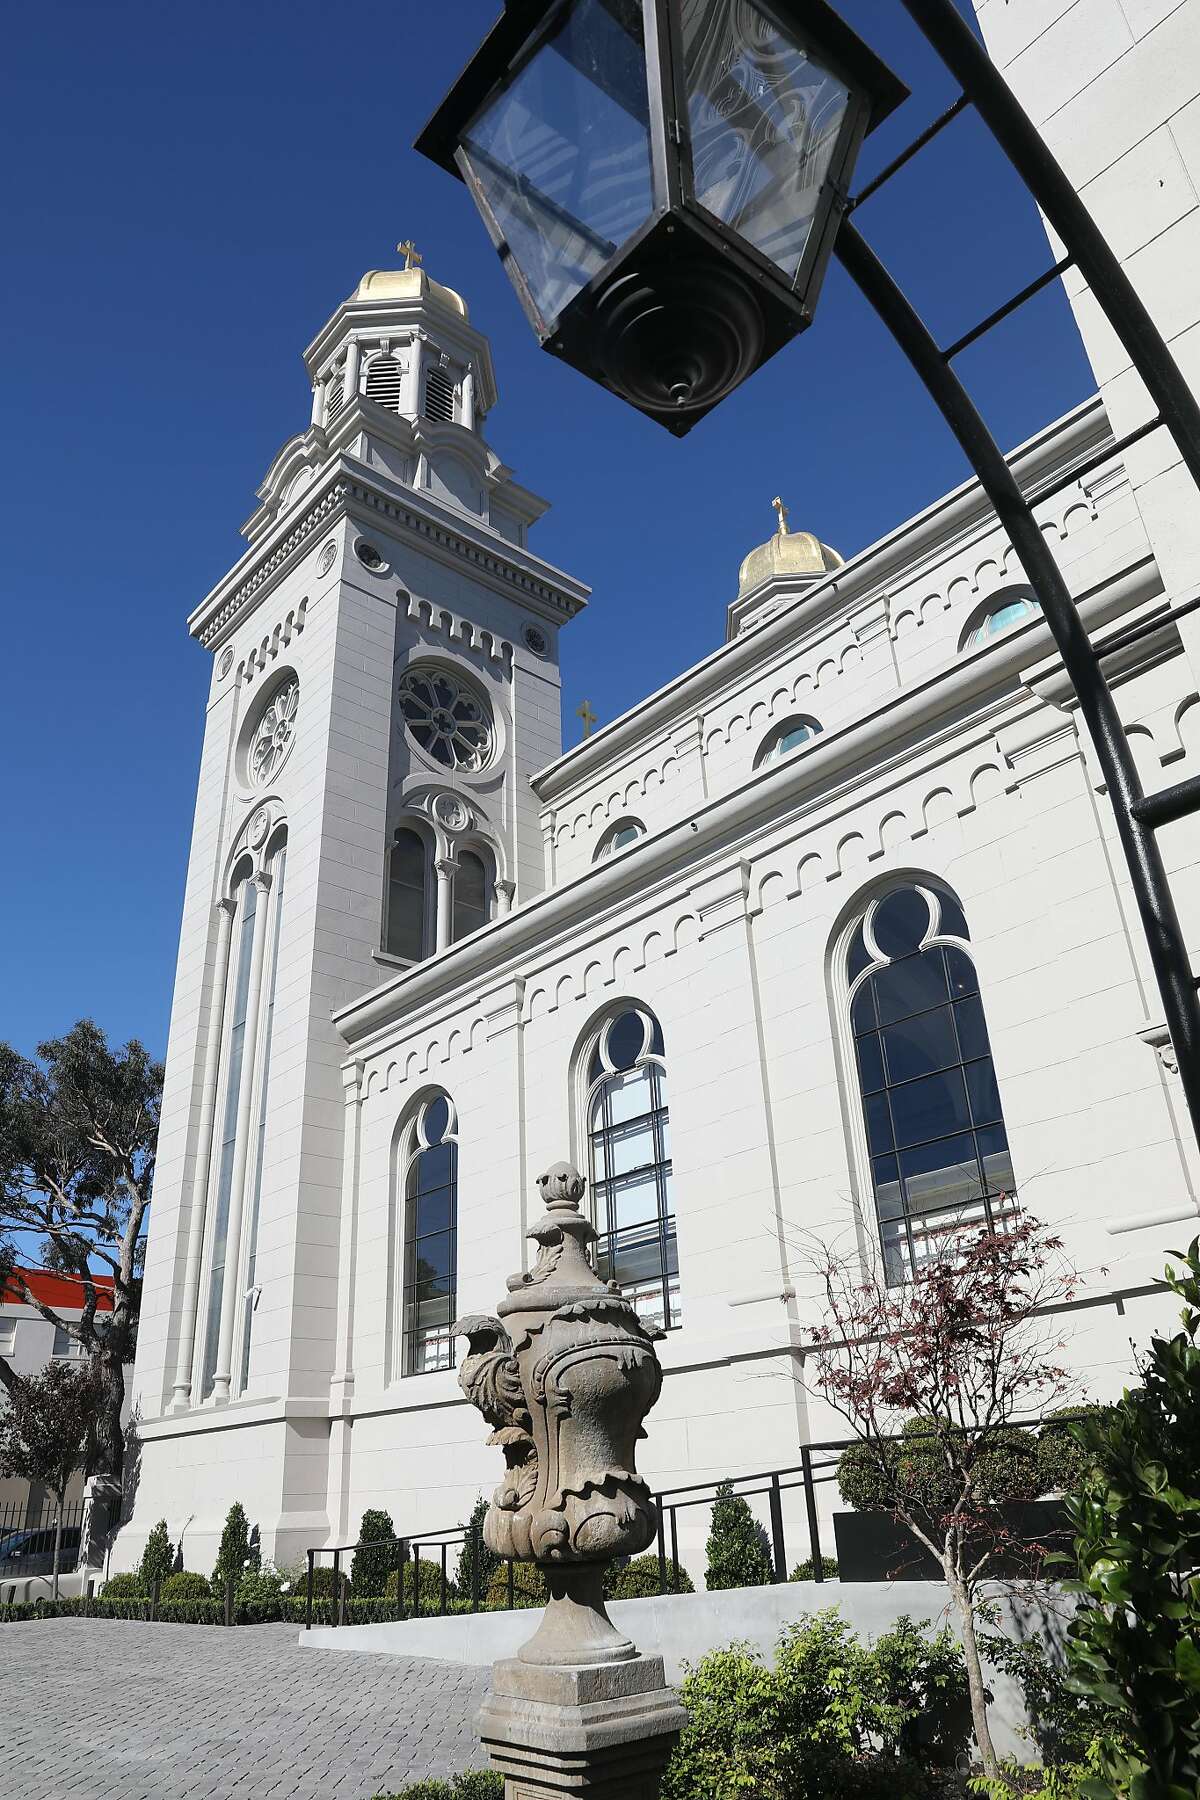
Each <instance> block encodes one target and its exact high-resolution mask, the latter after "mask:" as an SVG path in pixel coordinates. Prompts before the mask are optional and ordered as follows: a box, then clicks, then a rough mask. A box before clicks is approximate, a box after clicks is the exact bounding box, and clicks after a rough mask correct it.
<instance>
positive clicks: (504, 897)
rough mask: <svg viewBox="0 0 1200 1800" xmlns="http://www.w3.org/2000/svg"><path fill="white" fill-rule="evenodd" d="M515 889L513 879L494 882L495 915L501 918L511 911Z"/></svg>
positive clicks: (515, 885)
mask: <svg viewBox="0 0 1200 1800" xmlns="http://www.w3.org/2000/svg"><path fill="white" fill-rule="evenodd" d="M516 891H517V884H516V882H515V881H498V882H497V883H496V916H497V917H498V918H501V919H502V918H503V917H504V915H505V913H510V912H511V911H512V904H513V896H514V894H515V893H516Z"/></svg>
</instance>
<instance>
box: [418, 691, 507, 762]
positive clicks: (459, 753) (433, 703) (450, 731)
mask: <svg viewBox="0 0 1200 1800" xmlns="http://www.w3.org/2000/svg"><path fill="white" fill-rule="evenodd" d="M398 698H399V701H400V711H401V712H402V713H403V715H404V723H405V725H406V726H407V727H408V731H409V734H410V736H411V737H413V738H414V739H415V741H416V742H417V743H418V744H419V745H420V746H421V749H422V750H424V751H425V752H426V754H427V755H429V756H432V757H433V759H434V761H435V762H439V763H441V764H442V765H443V767H445V768H447V769H482V768H484V767H485V766H486V764H487V762H488V759H489V758H490V756H491V754H492V741H493V733H492V722H491V718H490V716H489V712H488V706H487V702H486V701H485V700H484V698H483V696H482V695H481V694H479V693H477V692H476V691H475V689H474V688H471V687H468V686H467V684H466V682H465V681H463V680H461V679H460V678H459V677H458V676H457V675H448V674H447V673H446V672H445V671H444V670H442V669H410V670H409V671H408V673H407V674H406V675H404V676H402V677H401V681H400V686H399V689H398Z"/></svg>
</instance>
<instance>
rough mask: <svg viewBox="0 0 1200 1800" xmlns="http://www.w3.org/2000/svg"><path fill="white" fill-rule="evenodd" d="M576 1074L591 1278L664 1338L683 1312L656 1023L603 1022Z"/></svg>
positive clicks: (636, 1013)
mask: <svg viewBox="0 0 1200 1800" xmlns="http://www.w3.org/2000/svg"><path fill="white" fill-rule="evenodd" d="M583 1066H584V1069H585V1071H586V1076H587V1089H586V1094H585V1100H584V1118H585V1122H586V1129H587V1134H588V1145H589V1167H590V1173H591V1184H592V1202H593V1205H594V1207H595V1215H596V1227H597V1229H598V1231H599V1233H600V1238H599V1242H598V1243H597V1245H596V1268H597V1272H598V1273H599V1274H600V1276H601V1277H602V1278H603V1279H604V1280H605V1281H617V1282H619V1283H620V1285H621V1291H622V1293H623V1294H624V1296H625V1298H626V1299H627V1300H630V1301H632V1302H633V1305H634V1306H635V1307H636V1308H637V1310H638V1313H639V1315H640V1316H641V1318H642V1320H643V1321H644V1323H645V1324H647V1325H649V1326H651V1327H654V1326H657V1327H659V1328H660V1329H664V1330H668V1331H669V1330H671V1329H672V1328H673V1327H674V1326H677V1325H681V1324H682V1323H683V1310H682V1305H681V1301H680V1293H679V1251H678V1245H677V1243H676V1238H675V1202H674V1197H673V1192H672V1183H671V1143H670V1129H669V1119H668V1113H667V1070H666V1063H665V1061H664V1056H663V1037H662V1031H661V1029H660V1027H659V1023H658V1020H657V1019H656V1018H655V1017H654V1015H653V1014H652V1013H649V1012H646V1011H643V1009H642V1008H641V1007H631V1008H629V1009H628V1010H626V1011H624V1012H620V1013H616V1014H614V1015H612V1016H611V1017H610V1018H607V1019H605V1020H604V1022H603V1023H602V1024H601V1025H600V1026H599V1028H598V1029H597V1031H596V1033H595V1035H594V1037H593V1038H592V1040H591V1042H590V1044H589V1045H588V1047H587V1049H586V1052H585V1057H584V1065H583Z"/></svg>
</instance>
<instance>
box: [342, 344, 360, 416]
mask: <svg viewBox="0 0 1200 1800" xmlns="http://www.w3.org/2000/svg"><path fill="white" fill-rule="evenodd" d="M361 359H362V346H361V344H360V343H359V341H358V339H357V338H351V339H350V342H349V343H348V344H347V345H346V373H345V376H344V378H343V381H342V404H343V405H344V406H349V404H350V402H351V401H352V400H353V399H354V396H355V395H356V394H357V393H358V365H359V362H360V361H361Z"/></svg>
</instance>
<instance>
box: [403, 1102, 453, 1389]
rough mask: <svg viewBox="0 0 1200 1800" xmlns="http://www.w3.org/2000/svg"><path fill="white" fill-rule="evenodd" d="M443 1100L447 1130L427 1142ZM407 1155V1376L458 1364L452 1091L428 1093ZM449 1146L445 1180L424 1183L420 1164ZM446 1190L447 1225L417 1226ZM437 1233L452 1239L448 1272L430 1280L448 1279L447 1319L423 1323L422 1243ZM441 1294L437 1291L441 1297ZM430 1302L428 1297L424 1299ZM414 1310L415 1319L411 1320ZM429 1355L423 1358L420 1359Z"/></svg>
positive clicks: (407, 1141) (433, 1372) (408, 1140)
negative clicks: (432, 1116)
mask: <svg viewBox="0 0 1200 1800" xmlns="http://www.w3.org/2000/svg"><path fill="white" fill-rule="evenodd" d="M439 1101H444V1102H445V1104H446V1106H447V1108H448V1117H447V1122H446V1127H445V1130H444V1131H443V1133H442V1135H441V1137H440V1138H439V1140H438V1142H437V1143H436V1144H428V1143H425V1142H423V1140H422V1125H423V1122H424V1120H425V1118H426V1116H427V1114H428V1112H429V1110H430V1108H431V1107H433V1106H436V1105H437V1103H438V1102H439ZM404 1144H405V1148H404V1156H403V1180H402V1184H401V1185H402V1190H403V1207H404V1217H403V1238H402V1244H401V1255H402V1261H401V1281H400V1338H401V1342H400V1375H401V1378H402V1379H405V1380H406V1379H407V1378H408V1377H409V1376H421V1375H436V1374H443V1373H445V1372H446V1371H447V1370H450V1371H453V1369H454V1366H455V1357H454V1337H453V1333H452V1332H451V1330H450V1326H451V1325H452V1324H453V1322H454V1317H455V1310H456V1307H457V1304H458V1149H459V1146H458V1115H457V1113H456V1111H455V1108H454V1103H453V1101H452V1100H451V1099H450V1096H449V1095H448V1094H445V1093H437V1094H432V1095H429V1096H428V1097H427V1098H426V1099H425V1100H424V1101H422V1103H421V1104H420V1106H419V1107H418V1108H417V1111H416V1114H415V1116H414V1118H413V1119H412V1121H411V1123H410V1125H409V1127H408V1131H407V1133H406V1136H405V1140H404ZM443 1147H445V1148H446V1149H448V1151H449V1153H450V1155H449V1172H448V1175H447V1177H446V1179H445V1180H444V1181H439V1182H437V1183H435V1184H433V1185H432V1186H430V1187H428V1188H422V1186H421V1181H420V1171H421V1164H422V1161H423V1159H424V1157H426V1156H427V1155H430V1154H431V1153H434V1152H436V1151H437V1150H440V1149H442V1148H443ZM442 1194H445V1195H446V1196H448V1204H447V1208H446V1224H445V1225H444V1226H440V1227H438V1228H437V1229H435V1230H428V1231H418V1230H417V1225H418V1223H419V1212H420V1204H421V1202H422V1201H423V1200H424V1201H429V1200H432V1199H434V1198H435V1197H437V1196H439V1195H442ZM433 1238H447V1239H448V1240H449V1267H448V1273H447V1274H446V1275H445V1276H441V1275H434V1276H431V1277H427V1278H426V1280H427V1281H433V1282H442V1281H445V1282H446V1283H447V1289H446V1294H445V1296H444V1297H445V1299H446V1300H447V1301H448V1306H447V1309H446V1310H447V1315H448V1316H447V1318H446V1320H445V1322H444V1323H443V1324H440V1325H436V1326H432V1325H431V1326H422V1325H421V1324H420V1322H419V1313H418V1309H419V1308H420V1306H421V1305H422V1304H423V1302H422V1301H421V1300H420V1298H419V1297H418V1290H419V1289H420V1288H421V1287H422V1286H424V1285H425V1282H423V1281H419V1280H418V1279H417V1275H416V1266H417V1248H418V1246H419V1245H420V1244H422V1243H425V1242H428V1241H429V1240H431V1239H433ZM441 1297H442V1296H435V1298H441ZM424 1304H428V1302H424ZM410 1313H411V1322H410ZM431 1345H432V1346H434V1356H435V1360H433V1361H430V1360H428V1353H429V1349H430V1346H431ZM422 1358H423V1359H424V1360H419V1359H422Z"/></svg>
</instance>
